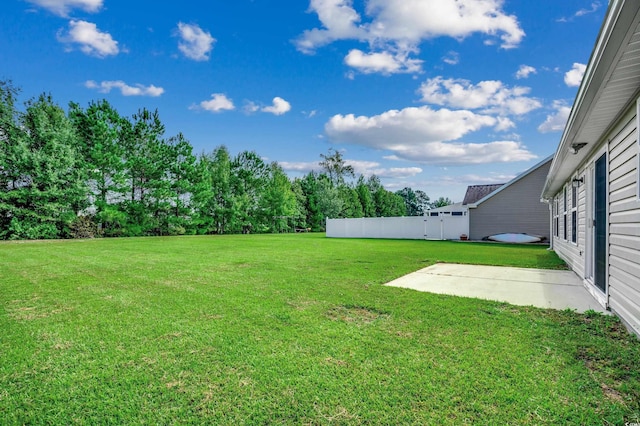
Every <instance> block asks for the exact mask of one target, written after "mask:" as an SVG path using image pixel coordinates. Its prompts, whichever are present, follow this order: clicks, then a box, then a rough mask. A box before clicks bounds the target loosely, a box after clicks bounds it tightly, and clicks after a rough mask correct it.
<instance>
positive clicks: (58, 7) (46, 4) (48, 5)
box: [27, 0, 103, 17]
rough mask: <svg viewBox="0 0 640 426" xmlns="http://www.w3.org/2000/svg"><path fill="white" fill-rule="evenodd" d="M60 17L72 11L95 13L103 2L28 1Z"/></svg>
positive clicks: (69, 0)
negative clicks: (79, 10)
mask: <svg viewBox="0 0 640 426" xmlns="http://www.w3.org/2000/svg"><path fill="white" fill-rule="evenodd" d="M27 1H28V2H29V3H32V4H35V5H37V6H40V7H42V8H45V9H47V10H48V11H50V12H52V13H55V14H56V15H59V16H64V17H66V16H68V15H69V12H70V11H71V10H72V9H81V10H84V11H85V12H89V13H95V12H98V11H99V10H100V9H101V8H102V2H103V0H27Z"/></svg>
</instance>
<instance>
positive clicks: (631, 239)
mask: <svg viewBox="0 0 640 426" xmlns="http://www.w3.org/2000/svg"><path fill="white" fill-rule="evenodd" d="M637 138H638V132H637V117H636V107H635V105H634V106H633V108H629V109H628V110H627V112H626V114H624V116H623V117H622V118H621V119H620V120H619V122H618V124H617V125H616V126H615V127H614V128H613V130H612V131H611V132H610V133H609V134H608V135H607V136H606V137H605V138H604V140H605V142H604V143H603V145H602V146H603V147H605V148H606V152H607V159H608V223H609V226H608V259H607V266H608V273H607V284H608V288H607V296H606V301H607V304H608V306H609V307H610V309H611V310H612V311H613V312H614V313H616V314H617V315H618V316H619V317H620V318H621V319H622V320H623V321H624V322H625V323H626V324H627V325H628V326H629V327H630V328H631V329H632V330H633V331H634V332H635V333H636V334H639V335H640V200H639V199H638V155H639V153H638V146H639V144H638V141H637ZM598 156H599V154H598V155H594V156H592V157H590V158H589V159H588V160H587V161H586V162H585V164H584V165H583V166H582V167H580V168H579V169H578V170H577V172H576V174H575V176H587V175H588V173H589V169H590V168H591V167H592V166H593V164H594V162H595V160H596V159H597V158H598ZM565 187H566V188H568V190H570V188H571V182H566V185H565ZM591 187H592V186H591V185H581V187H580V188H581V190H580V195H579V197H578V200H579V205H578V217H579V220H578V226H579V228H578V241H577V244H573V243H571V242H570V241H566V240H565V239H564V238H563V229H562V226H563V221H562V220H560V228H561V229H560V230H559V232H558V236H554V237H553V248H554V250H555V251H556V253H557V254H558V255H559V256H560V257H561V258H562V259H563V260H564V261H565V262H567V264H568V265H569V267H570V268H571V269H573V270H574V271H575V272H576V273H577V274H579V276H581V277H583V278H587V277H586V274H585V271H586V270H587V269H588V265H587V263H586V262H588V261H589V262H590V261H591V260H590V256H586V255H585V253H586V250H590V249H591V247H590V245H589V244H587V240H586V239H587V238H590V231H591V229H590V227H589V224H590V218H591V217H592V213H590V206H589V205H588V203H589V202H591V201H590V197H589V196H588V194H587V191H588V190H591ZM556 197H560V203H559V210H560V215H562V213H563V208H564V205H563V203H562V191H560V192H559V193H558V194H556ZM567 208H570V206H568V207H567ZM588 212H589V214H587V213H588ZM568 235H569V236H570V233H569V234H568ZM586 285H587V286H590V285H591V284H590V283H588V282H586Z"/></svg>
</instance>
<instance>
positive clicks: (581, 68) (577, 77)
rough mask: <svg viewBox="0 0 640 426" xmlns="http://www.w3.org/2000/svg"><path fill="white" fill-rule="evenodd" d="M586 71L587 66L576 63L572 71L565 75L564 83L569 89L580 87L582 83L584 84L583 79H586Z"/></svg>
mask: <svg viewBox="0 0 640 426" xmlns="http://www.w3.org/2000/svg"><path fill="white" fill-rule="evenodd" d="M586 70H587V66H586V65H585V64H581V63H578V62H574V63H573V67H572V68H571V70H570V71H567V72H566V73H565V74H564V83H565V84H566V85H567V86H569V87H578V86H580V83H582V77H584V72H585V71H586Z"/></svg>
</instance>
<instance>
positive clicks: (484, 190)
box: [462, 183, 504, 205]
mask: <svg viewBox="0 0 640 426" xmlns="http://www.w3.org/2000/svg"><path fill="white" fill-rule="evenodd" d="M502 185H504V183H498V184H492V185H470V186H468V187H467V193H466V194H465V195H464V200H463V201H462V204H463V205H467V204H473V203H475V202H476V201H478V200H481V199H483V198H484V197H486V196H487V195H489V194H491V193H492V192H493V191H495V190H496V189H498V188H500V187H501V186H502Z"/></svg>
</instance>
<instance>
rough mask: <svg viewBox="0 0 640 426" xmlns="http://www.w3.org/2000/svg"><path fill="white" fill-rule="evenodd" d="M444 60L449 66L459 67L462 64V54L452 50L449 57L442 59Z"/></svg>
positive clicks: (448, 54)
mask: <svg viewBox="0 0 640 426" xmlns="http://www.w3.org/2000/svg"><path fill="white" fill-rule="evenodd" d="M442 60H443V61H444V62H445V63H446V64H449V65H458V63H459V62H460V54H459V53H458V52H454V51H453V50H452V51H450V52H449V53H447V56H445V57H444V58H442Z"/></svg>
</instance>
